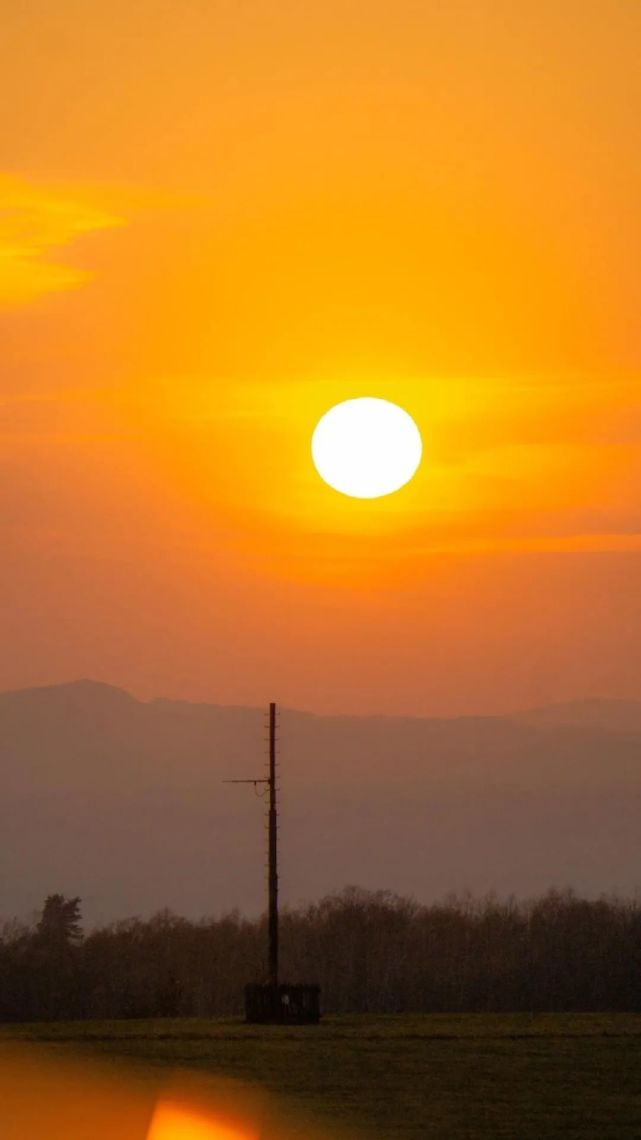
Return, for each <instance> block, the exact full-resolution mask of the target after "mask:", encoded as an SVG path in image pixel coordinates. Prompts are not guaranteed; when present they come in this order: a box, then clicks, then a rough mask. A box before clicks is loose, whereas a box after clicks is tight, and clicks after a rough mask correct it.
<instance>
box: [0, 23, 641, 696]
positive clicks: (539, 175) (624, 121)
mask: <svg viewBox="0 0 641 1140" xmlns="http://www.w3.org/2000/svg"><path fill="white" fill-rule="evenodd" d="M640 43H641V4H638V3H635V2H634V0H521V2H519V3H514V0H467V2H464V0H448V2H447V3H441V2H440V0H367V2H365V0H363V2H361V0H352V2H350V3H345V2H344V0H343V2H340V3H339V2H338V0H309V2H308V3H301V2H300V0H297V2H294V0H253V2H252V3H249V2H245V0H183V2H182V3H177V2H175V3H161V2H160V0H153V2H152V0H140V2H139V3H136V4H135V5H132V4H131V0H91V3H86V0H85V2H81V0H25V2H24V3H20V4H12V5H9V6H8V7H7V10H6V11H5V12H4V13H3V29H2V37H1V39H0V76H1V79H0V85H1V87H2V100H1V102H0V117H1V127H0V134H1V137H2V140H3V147H2V164H3V165H2V171H0V343H1V345H2V369H1V374H0V433H1V436H0V438H1V443H0V456H1V459H0V462H1V474H0V494H1V497H2V509H1V517H0V550H1V551H2V555H1V558H0V589H1V599H2V606H1V609H2V619H1V622H0V636H1V639H2V654H1V656H0V688H3V689H5V688H17V687H20V686H25V685H35V684H47V683H52V682H56V681H62V680H69V679H72V678H76V677H93V678H96V679H100V680H105V681H111V682H113V683H115V684H119V685H123V686H124V687H127V688H129V689H130V690H131V691H132V692H134V693H135V694H136V695H138V696H142V697H151V696H155V695H161V694H162V695H166V696H175V697H186V698H189V699H197V700H201V699H207V700H213V701H216V702H220V703H237V704H263V703H265V702H266V701H268V700H276V701H278V702H279V703H282V704H285V705H290V706H297V707H300V708H307V709H312V710H316V711H319V712H324V711H334V712H376V711H380V712H386V713H411V714H419V715H420V714H430V713H448V714H449V713H465V712H494V711H496V712H500V711H506V710H511V709H516V708H519V707H524V706H527V705H533V704H537V703H543V702H547V701H554V700H563V699H568V698H573V697H589V696H594V695H603V696H615V697H638V698H641V605H640V604H639V603H640V596H641V386H640V366H641V321H640V319H639V310H640V302H641V287H640V280H641V275H640V271H639V265H640V263H641V210H640V208H639V202H640V201H641V146H640V145H639V122H640V121H641V69H640V68H639V44H640ZM360 395H371V396H379V397H384V398H386V399H389V400H393V401H395V402H397V403H399V404H401V405H402V406H403V407H404V408H406V409H407V411H408V412H410V414H411V415H412V416H413V417H414V419H415V420H416V422H417V424H418V425H419V427H420V430H421V433H422V437H423V444H424V462H423V464H422V466H421V468H420V470H419V473H418V474H417V476H416V477H415V478H414V479H413V480H412V481H411V482H410V483H409V484H408V485H407V486H406V487H405V488H403V489H402V490H401V491H400V492H398V493H397V494H395V495H391V496H388V497H386V498H384V499H379V500H371V501H365V502H363V501H359V500H355V499H349V498H346V497H344V496H341V495H339V494H337V493H336V492H335V491H333V490H331V489H330V488H329V487H328V486H326V485H325V484H324V483H323V482H322V481H321V480H320V479H319V477H318V475H317V473H316V472H315V470H314V467H313V465H312V461H311V455H310V437H311V434H312V431H313V429H314V426H315V424H316V422H317V421H318V419H319V417H320V416H321V415H322V414H323V413H324V412H325V411H326V410H327V409H328V408H329V407H330V406H331V405H332V404H334V403H336V402H338V401H340V400H344V399H349V398H351V397H354V396H360Z"/></svg>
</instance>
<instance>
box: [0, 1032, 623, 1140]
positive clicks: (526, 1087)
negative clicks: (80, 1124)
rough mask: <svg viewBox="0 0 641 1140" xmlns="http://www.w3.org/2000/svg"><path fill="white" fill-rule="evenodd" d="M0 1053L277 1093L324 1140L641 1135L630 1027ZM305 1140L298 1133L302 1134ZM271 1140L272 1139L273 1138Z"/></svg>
mask: <svg viewBox="0 0 641 1140" xmlns="http://www.w3.org/2000/svg"><path fill="white" fill-rule="evenodd" d="M0 1040H2V1041H5V1042H6V1041H10V1040H13V1041H16V1040H20V1041H25V1040H29V1041H39V1042H43V1043H46V1048H47V1049H48V1050H53V1051H54V1052H55V1053H56V1055H58V1056H60V1055H63V1056H64V1055H66V1054H67V1052H71V1053H75V1054H77V1053H78V1051H81V1052H82V1053H83V1054H88V1055H90V1056H96V1055H99V1056H102V1057H104V1056H105V1055H106V1056H108V1057H109V1059H110V1067H111V1069H112V1070H113V1068H114V1065H115V1066H116V1067H117V1066H118V1065H119V1064H120V1062H121V1061H122V1062H124V1061H127V1062H128V1064H127V1071H131V1070H132V1069H133V1070H134V1071H136V1072H140V1073H142V1072H143V1071H146V1072H148V1073H150V1074H151V1073H153V1074H154V1075H155V1077H156V1078H157V1077H158V1076H159V1074H162V1073H164V1071H165V1070H176V1068H178V1069H179V1070H183V1069H186V1070H190V1071H192V1072H193V1071H194V1070H197V1071H198V1072H199V1073H200V1074H201V1079H202V1080H204V1081H206V1080H207V1079H211V1078H212V1077H213V1076H222V1077H226V1078H229V1077H231V1078H241V1079H243V1080H249V1081H251V1082H252V1083H257V1084H258V1085H260V1086H261V1087H262V1088H264V1089H267V1090H269V1091H270V1092H271V1093H275V1094H277V1097H278V1098H279V1099H280V1101H281V1102H282V1103H284V1104H286V1105H289V1106H290V1107H291V1109H292V1110H293V1111H294V1112H298V1111H302V1112H303V1113H304V1114H305V1116H306V1118H307V1119H308V1120H309V1121H310V1123H311V1122H312V1121H313V1122H314V1123H316V1124H317V1125H318V1126H319V1127H321V1128H322V1127H325V1126H328V1128H327V1130H328V1133H329V1135H330V1136H331V1135H332V1133H333V1132H335V1133H336V1134H337V1135H339V1136H343V1135H349V1136H354V1137H359V1138H361V1137H362V1138H369V1140H391V1137H399V1140H429V1138H431V1137H434V1138H435V1140H499V1138H505V1140H553V1138H554V1140H556V1138H561V1137H563V1140H571V1138H573V1137H581V1138H585V1140H588V1138H589V1140H592V1138H593V1140H631V1138H634V1137H639V1136H641V1015H627V1014H614V1015H597V1014H572V1015H554V1014H540V1015H529V1014H518V1015H485V1014H470V1015H460V1016H449V1015H432V1016H401V1015H399V1016H389V1017H379V1016H369V1017H326V1018H324V1019H323V1021H322V1022H321V1025H320V1026H317V1027H292V1028H287V1027H257V1026H246V1025H244V1024H243V1023H242V1022H241V1021H240V1020H232V1019H224V1020H220V1021H185V1020H183V1021H120V1022H82V1023H81V1022H76V1023H53V1024H47V1025H28V1026H22V1025H20V1026H16V1025H4V1026H2V1027H0ZM303 1132H304V1130H302V1131H301V1133H300V1134H301V1135H303ZM270 1135H271V1132H270Z"/></svg>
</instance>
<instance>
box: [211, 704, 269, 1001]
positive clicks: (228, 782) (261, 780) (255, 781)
mask: <svg viewBox="0 0 641 1140" xmlns="http://www.w3.org/2000/svg"><path fill="white" fill-rule="evenodd" d="M223 782H224V783H225V784H253V785H254V788H256V787H257V785H258V784H266V785H267V788H268V792H269V808H268V812H267V835H268V851H267V902H268V937H269V958H268V973H269V984H270V986H273V987H274V988H276V987H277V986H278V808H277V803H276V704H275V702H274V701H272V702H271V703H270V706H269V775H268V776H267V778H266V779H265V778H263V779H256V780H224V781H223Z"/></svg>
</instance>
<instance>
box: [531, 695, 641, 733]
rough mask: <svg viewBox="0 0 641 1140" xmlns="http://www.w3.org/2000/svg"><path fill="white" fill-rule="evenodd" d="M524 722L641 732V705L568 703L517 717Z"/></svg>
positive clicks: (626, 703) (592, 702) (608, 702)
mask: <svg viewBox="0 0 641 1140" xmlns="http://www.w3.org/2000/svg"><path fill="white" fill-rule="evenodd" d="M517 719H518V720H520V721H522V722H528V723H529V724H541V725H555V724H557V725H562V724H569V725H582V726H584V727H587V728H607V729H610V730H611V731H612V732H641V701H616V700H607V701H606V700H599V698H595V699H592V700H586V701H567V702H565V703H564V704H558V705H545V706H544V707H543V708H537V709H529V710H528V711H527V712H524V713H520V714H519V715H518V717H517Z"/></svg>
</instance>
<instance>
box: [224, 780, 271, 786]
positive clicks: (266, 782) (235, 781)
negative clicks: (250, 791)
mask: <svg viewBox="0 0 641 1140" xmlns="http://www.w3.org/2000/svg"><path fill="white" fill-rule="evenodd" d="M268 783H269V780H223V784H254V785H256V784H268Z"/></svg>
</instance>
